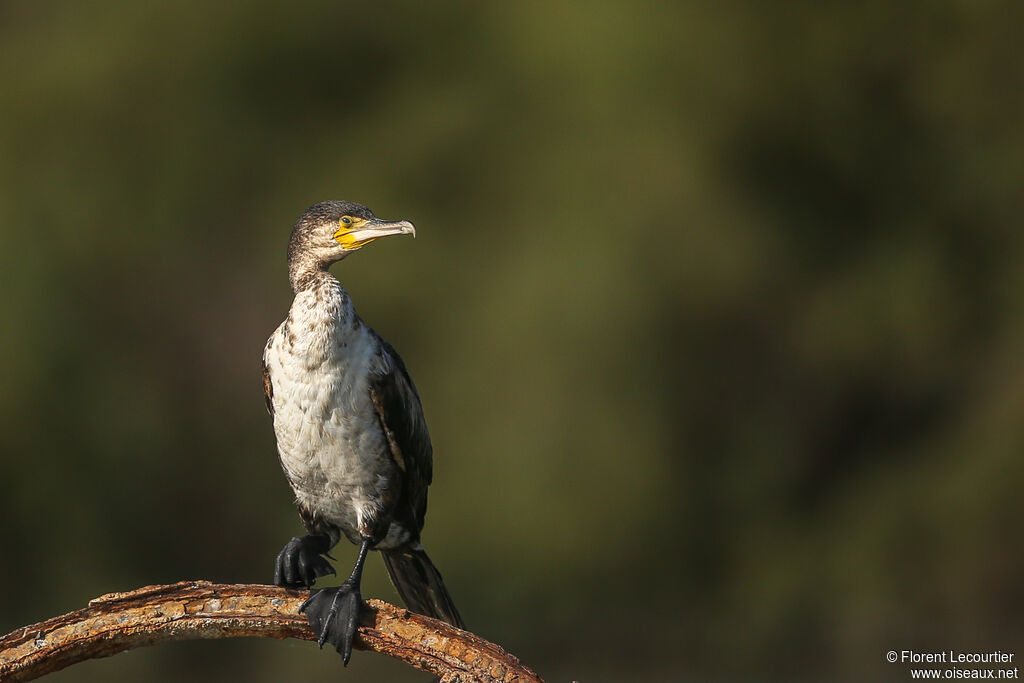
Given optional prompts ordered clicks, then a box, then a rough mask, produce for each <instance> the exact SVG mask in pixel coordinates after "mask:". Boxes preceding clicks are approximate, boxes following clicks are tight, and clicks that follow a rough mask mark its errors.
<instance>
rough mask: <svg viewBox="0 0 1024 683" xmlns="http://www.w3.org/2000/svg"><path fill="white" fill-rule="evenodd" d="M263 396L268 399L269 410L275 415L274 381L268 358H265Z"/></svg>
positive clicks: (271, 414)
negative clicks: (268, 366)
mask: <svg viewBox="0 0 1024 683" xmlns="http://www.w3.org/2000/svg"><path fill="white" fill-rule="evenodd" d="M263 398H264V399H266V401H267V412H268V413H270V416H271V417H273V416H274V383H273V382H272V381H270V371H269V370H268V369H267V359H266V358H264V359H263Z"/></svg>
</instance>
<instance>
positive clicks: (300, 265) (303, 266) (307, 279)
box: [288, 253, 332, 294]
mask: <svg viewBox="0 0 1024 683" xmlns="http://www.w3.org/2000/svg"><path fill="white" fill-rule="evenodd" d="M330 265H331V264H330V262H328V261H324V260H322V259H318V258H316V257H315V256H313V255H312V254H304V253H300V254H294V255H293V256H292V257H291V258H290V259H288V280H289V282H291V285H292V291H293V292H295V293H296V294H298V293H299V292H301V291H303V290H306V289H309V288H310V287H312V286H313V285H314V284H315V283H316V282H317V281H318V280H320V279H321V278H323V277H332V276H331V274H330V273H328V272H327V268H328V267H329V266H330Z"/></svg>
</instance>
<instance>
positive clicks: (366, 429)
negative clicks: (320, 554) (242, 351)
mask: <svg viewBox="0 0 1024 683" xmlns="http://www.w3.org/2000/svg"><path fill="white" fill-rule="evenodd" d="M334 284H335V285H336V284H337V283H336V281H334ZM379 358H380V356H379V342H378V340H377V338H376V336H375V335H374V334H373V333H372V332H371V331H370V330H369V328H367V327H366V326H365V325H364V324H363V323H362V321H360V320H359V318H358V317H357V316H356V315H355V311H354V310H353V309H352V306H351V303H350V302H349V300H348V297H347V295H346V294H345V293H344V291H343V290H341V288H340V285H338V286H336V287H326V288H324V287H321V288H318V289H317V288H314V289H311V290H306V291H303V292H300V293H299V294H298V295H296V297H295V301H294V302H293V303H292V307H291V310H290V311H289V314H288V319H287V320H285V322H283V323H282V324H281V326H280V327H278V328H277V330H276V331H275V332H274V334H273V335H272V336H271V338H270V340H269V341H268V342H267V348H266V352H265V354H264V360H265V362H266V364H267V370H268V372H269V373H270V377H271V381H272V383H273V407H274V431H275V432H276V434H277V448H278V453H279V454H280V456H281V464H282V466H283V467H284V470H285V474H286V475H287V477H288V481H289V482H290V483H291V486H292V489H293V490H294V491H295V496H296V499H297V502H298V503H299V504H300V505H301V506H302V507H304V508H306V509H308V510H310V511H312V512H315V513H318V514H319V515H320V516H322V517H323V519H324V520H326V521H328V522H330V523H332V524H335V525H337V526H338V527H340V528H341V529H342V530H343V531H344V532H345V533H346V535H348V536H350V538H352V537H353V535H354V534H353V532H356V533H358V531H359V529H360V527H362V526H363V522H364V521H365V520H367V519H372V518H373V517H376V516H377V514H378V513H379V511H380V509H381V507H382V505H383V500H384V498H385V497H386V494H387V489H388V486H389V484H390V482H391V481H392V479H393V473H394V468H395V463H394V461H393V460H392V458H391V457H390V454H389V452H388V450H387V441H386V436H385V435H384V433H383V431H382V430H381V428H380V423H379V420H378V417H377V414H376V412H375V410H374V407H373V404H372V402H371V398H370V391H369V386H368V380H369V376H370V372H371V370H373V369H374V366H375V364H376V363H379V362H380V361H379Z"/></svg>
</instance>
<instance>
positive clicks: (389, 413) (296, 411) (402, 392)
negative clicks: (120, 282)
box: [263, 201, 464, 664]
mask: <svg viewBox="0 0 1024 683" xmlns="http://www.w3.org/2000/svg"><path fill="white" fill-rule="evenodd" d="M406 234H411V235H415V234H416V230H415V228H414V227H413V225H412V223H409V222H408V221H384V220H380V219H378V218H377V217H376V216H374V215H373V213H372V212H371V211H370V210H369V209H367V208H366V207H364V206H361V205H359V204H355V203H352V202H343V201H330V202H322V203H320V204H316V205H314V206H311V207H309V209H307V210H306V212H305V213H303V214H302V217H301V218H299V220H298V222H297V223H296V224H295V228H294V230H292V234H291V240H290V241H289V244H288V276H289V279H290V281H291V286H292V289H293V290H294V292H295V300H294V301H293V302H292V305H291V308H290V310H289V311H288V317H287V318H286V319H285V321H284V322H283V323H281V325H280V326H279V327H278V328H277V330H276V331H275V332H274V334H272V335H271V337H270V339H269V340H268V341H267V345H266V349H265V351H264V354H263V388H264V393H265V394H266V399H267V409H268V410H269V411H270V414H271V415H272V416H273V418H274V432H275V434H276V435H277V450H278V454H279V455H280V459H281V466H282V467H283V469H284V473H285V476H286V477H287V478H288V482H289V483H290V484H291V487H292V489H293V490H294V491H295V498H296V504H297V505H298V508H299V515H300V516H301V518H302V522H303V523H304V525H305V527H306V530H307V534H306V535H305V536H296V537H295V538H292V539H291V540H290V541H289V542H288V543H287V545H285V547H284V549H283V550H281V552H280V554H278V556H277V563H276V567H275V571H274V583H275V584H277V585H279V586H285V587H289V588H300V587H305V588H312V586H313V583H314V582H315V581H316V580H317V578H319V577H321V576H324V575H326V574H334V573H335V572H334V568H333V567H332V566H331V564H330V563H328V561H327V560H326V559H325V557H324V556H325V555H327V553H328V552H329V551H330V549H331V548H332V547H333V546H334V545H335V544H336V543H337V542H338V541H339V540H340V539H341V537H342V536H344V537H345V538H347V539H348V540H349V541H351V542H352V543H354V544H356V545H358V546H359V554H358V558H357V559H356V563H355V566H354V567H353V568H352V574H351V576H349V578H348V579H347V580H346V581H345V582H344V583H342V584H341V585H340V586H338V587H333V588H324V589H320V590H317V591H314V592H312V594H311V595H310V597H309V599H308V600H306V602H305V603H304V604H303V607H302V610H303V611H304V612H305V614H306V616H307V618H308V619H309V623H310V626H312V628H313V630H314V632H316V633H317V634H318V640H319V644H320V646H321V647H323V644H324V643H325V642H329V643H331V644H332V645H334V646H335V647H336V648H337V650H338V652H339V653H341V656H342V658H343V659H344V661H345V663H346V664H347V663H348V660H349V657H350V656H351V653H352V639H353V636H354V635H355V631H356V626H357V623H358V616H359V608H360V605H361V604H362V596H361V595H360V592H359V584H360V577H361V576H362V571H363V563H364V561H365V560H366V554H367V551H369V550H379V551H381V554H382V556H383V558H384V564H385V566H386V567H387V570H388V574H389V575H390V576H391V580H392V582H393V583H394V584H395V588H396V589H397V590H398V593H399V595H401V597H402V599H403V600H404V601H405V603H406V605H407V606H408V607H409V608H410V609H412V610H413V611H416V612H420V613H423V614H426V615H428V616H431V617H435V618H437V619H442V620H444V621H446V622H448V623H450V624H452V625H453V626H457V627H459V628H462V627H463V626H464V625H463V622H462V618H461V617H460V616H459V613H458V611H457V610H456V609H455V605H454V604H453V602H452V599H451V597H450V596H449V595H448V591H447V590H446V589H445V586H444V582H443V581H442V580H441V575H440V573H438V571H437V569H436V568H435V567H434V565H433V563H432V562H431V561H430V558H429V557H427V554H426V552H425V551H424V550H423V546H422V545H420V531H421V530H422V529H423V520H424V516H425V514H426V509H427V486H429V484H430V481H431V477H432V469H433V452H432V448H431V445H430V435H429V434H428V432H427V425H426V422H425V421H424V419H423V408H422V407H421V405H420V399H419V394H418V393H417V392H416V387H415V386H414V385H413V383H412V380H411V379H410V378H409V373H408V371H407V370H406V369H405V364H404V363H403V362H402V359H401V358H400V357H399V356H398V353H396V352H395V350H394V349H393V348H392V347H391V345H390V344H388V343H387V342H386V341H384V340H383V339H381V338H380V336H379V335H378V334H377V333H376V332H374V331H373V330H372V329H370V327H369V326H367V325H366V324H365V323H364V322H363V320H362V318H360V317H359V316H358V315H357V314H356V311H355V308H353V306H352V300H351V299H350V298H349V296H348V294H347V293H346V292H345V290H344V289H343V288H342V286H341V283H340V282H338V280H337V279H335V278H334V276H332V275H331V274H330V273H329V272H328V267H329V266H330V265H331V264H332V263H335V262H336V261H340V260H341V259H343V258H345V257H346V256H348V255H349V254H350V253H352V252H353V251H356V250H358V249H360V248H362V247H363V246H365V245H367V244H369V243H370V242H372V241H374V240H376V239H380V238H381V237H386V236H388V235H406ZM328 557H330V556H329V555H328ZM331 559H333V558H331Z"/></svg>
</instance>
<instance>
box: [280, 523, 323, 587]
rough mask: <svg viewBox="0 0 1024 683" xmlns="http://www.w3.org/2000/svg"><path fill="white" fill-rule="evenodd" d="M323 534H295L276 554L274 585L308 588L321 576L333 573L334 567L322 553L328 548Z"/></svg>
mask: <svg viewBox="0 0 1024 683" xmlns="http://www.w3.org/2000/svg"><path fill="white" fill-rule="evenodd" d="M330 547H331V546H330V539H329V538H328V537H327V536H326V535H324V534H311V535H309V536H296V537H294V538H293V539H292V540H290V541H288V543H287V544H286V545H285V546H284V548H283V549H282V550H281V552H279V553H278V554H277V562H276V564H275V565H274V585H276V586H282V587H284V588H309V587H311V586H312V585H313V583H314V582H315V581H316V580H317V579H318V578H320V577H321V576H327V575H328V574H334V573H335V571H334V567H332V566H331V564H330V562H328V561H327V560H326V559H324V557H323V555H325V554H327V551H328V550H330Z"/></svg>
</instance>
